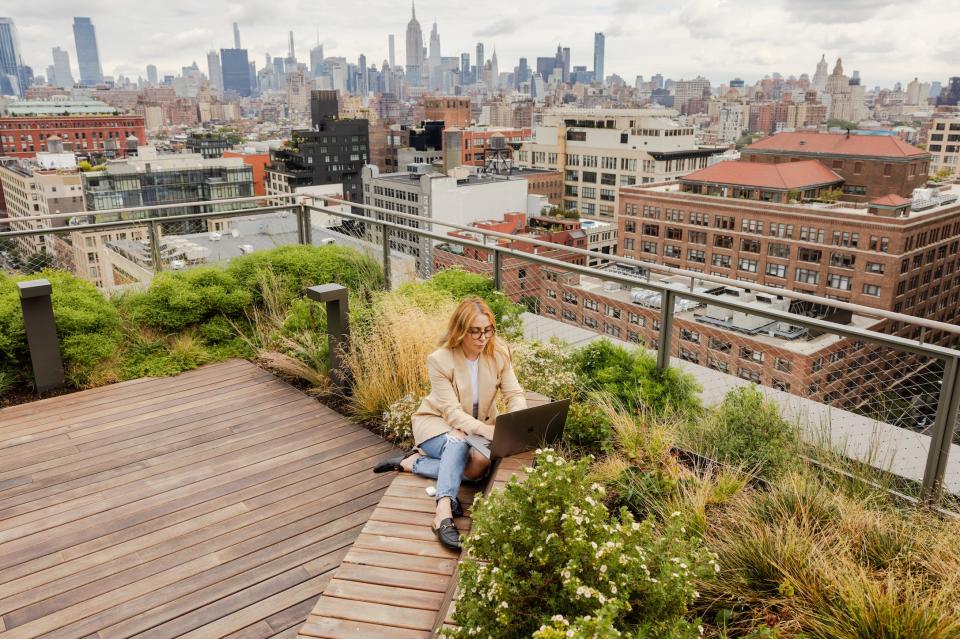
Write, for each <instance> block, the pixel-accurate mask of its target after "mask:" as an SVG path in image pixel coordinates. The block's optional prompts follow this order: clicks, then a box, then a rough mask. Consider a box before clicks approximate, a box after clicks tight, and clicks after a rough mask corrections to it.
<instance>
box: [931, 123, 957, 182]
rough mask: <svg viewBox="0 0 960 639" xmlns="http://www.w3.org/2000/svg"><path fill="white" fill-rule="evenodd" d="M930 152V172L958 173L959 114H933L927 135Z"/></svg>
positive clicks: (954, 174)
mask: <svg viewBox="0 0 960 639" xmlns="http://www.w3.org/2000/svg"><path fill="white" fill-rule="evenodd" d="M927 151H929V152H930V173H931V174H936V173H939V172H941V171H944V172H949V174H950V175H953V176H956V175H960V114H958V113H943V114H935V115H934V117H933V118H932V119H931V120H930V125H929V133H928V136H927Z"/></svg>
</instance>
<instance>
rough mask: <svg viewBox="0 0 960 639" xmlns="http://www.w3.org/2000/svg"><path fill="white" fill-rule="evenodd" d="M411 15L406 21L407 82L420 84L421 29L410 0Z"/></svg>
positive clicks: (421, 64)
mask: <svg viewBox="0 0 960 639" xmlns="http://www.w3.org/2000/svg"><path fill="white" fill-rule="evenodd" d="M411 8H412V12H413V15H412V17H411V18H410V22H409V23H407V83H408V84H410V85H411V86H421V85H422V84H423V79H422V77H421V74H422V73H423V31H422V30H421V29H420V23H419V22H417V7H416V6H415V5H414V4H413V3H412V2H411Z"/></svg>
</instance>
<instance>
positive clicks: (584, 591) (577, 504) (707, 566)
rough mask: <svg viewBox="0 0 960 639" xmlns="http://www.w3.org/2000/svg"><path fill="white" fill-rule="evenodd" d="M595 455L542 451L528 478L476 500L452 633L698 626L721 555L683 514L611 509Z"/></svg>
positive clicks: (642, 631) (548, 633)
mask: <svg viewBox="0 0 960 639" xmlns="http://www.w3.org/2000/svg"><path fill="white" fill-rule="evenodd" d="M589 463H590V460H589V459H588V458H583V459H581V460H579V461H576V462H572V463H571V462H568V461H566V460H565V459H563V458H562V457H560V456H559V455H557V454H556V453H555V452H554V451H552V450H545V451H540V452H538V454H537V460H536V465H535V468H533V469H529V471H528V472H529V476H528V477H527V479H526V480H525V481H524V482H522V483H520V482H517V481H516V480H513V481H511V482H510V484H508V485H507V487H506V488H505V490H503V491H502V492H498V493H494V494H493V495H492V496H491V497H489V498H487V499H484V500H479V501H478V504H476V505H475V506H474V510H473V529H472V532H471V535H470V537H468V539H467V542H466V546H467V550H468V553H469V558H468V559H467V560H465V561H464V562H463V563H462V564H461V569H460V583H459V590H458V601H457V606H456V609H455V613H454V620H455V622H456V623H457V624H458V625H459V628H457V629H456V630H454V631H452V634H453V636H454V637H458V638H466V637H490V638H504V639H506V638H512V637H529V636H531V635H532V634H533V633H534V632H539V633H540V635H539V636H540V637H543V639H552V638H553V637H556V636H563V637H567V636H574V637H575V636H580V637H587V636H591V637H593V636H600V637H617V636H620V635H619V634H618V633H625V634H627V635H628V636H630V637H649V638H651V639H653V638H657V639H666V638H671V639H673V638H677V639H680V638H686V637H695V636H697V635H698V634H699V629H698V627H697V623H696V622H695V621H689V620H687V619H686V618H685V616H686V615H687V612H688V607H689V606H690V604H691V603H692V602H693V601H694V599H695V598H696V597H697V592H696V591H695V590H694V582H695V580H697V579H706V578H707V577H708V576H709V575H712V574H713V573H714V572H715V571H717V570H719V567H718V565H717V563H716V559H715V557H714V555H712V554H711V553H709V552H708V551H706V550H705V549H704V548H703V547H702V546H701V545H700V542H699V540H698V539H696V538H695V537H694V536H692V535H688V534H687V533H686V531H685V530H684V528H683V525H682V523H681V522H680V518H679V517H674V518H668V520H667V521H666V522H664V524H663V526H662V527H660V528H658V527H656V526H655V524H654V522H653V521H652V520H647V521H644V522H638V521H636V520H635V519H634V518H633V516H632V515H631V514H630V513H629V511H627V510H626V509H623V510H621V512H620V513H619V515H617V516H611V514H610V513H609V512H608V511H607V509H606V507H605V506H604V505H603V498H604V489H603V487H602V486H600V485H599V484H596V483H593V484H591V483H590V481H589V480H588V479H587V471H588V467H589ZM558 632H562V634H561V635H557V634H556V633H558ZM570 632H573V633H574V634H572V635H571V634H569V633H570ZM578 633H579V634H578Z"/></svg>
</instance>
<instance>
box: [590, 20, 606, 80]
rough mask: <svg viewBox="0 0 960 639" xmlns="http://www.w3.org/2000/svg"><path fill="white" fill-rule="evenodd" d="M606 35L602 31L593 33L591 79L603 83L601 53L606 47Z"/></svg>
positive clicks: (602, 53)
mask: <svg viewBox="0 0 960 639" xmlns="http://www.w3.org/2000/svg"><path fill="white" fill-rule="evenodd" d="M606 43H607V37H606V36H605V35H603V33H599V32H598V33H594V34H593V79H594V81H595V82H599V83H600V84H604V83H605V81H606V80H605V76H604V74H603V55H604V48H605V47H606Z"/></svg>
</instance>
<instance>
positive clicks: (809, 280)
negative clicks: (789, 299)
mask: <svg viewBox="0 0 960 639" xmlns="http://www.w3.org/2000/svg"><path fill="white" fill-rule="evenodd" d="M794 279H795V280H796V281H797V282H801V283H802V284H819V283H820V271H813V270H810V269H805V268H798V269H797V272H796V277H795V278H794Z"/></svg>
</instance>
